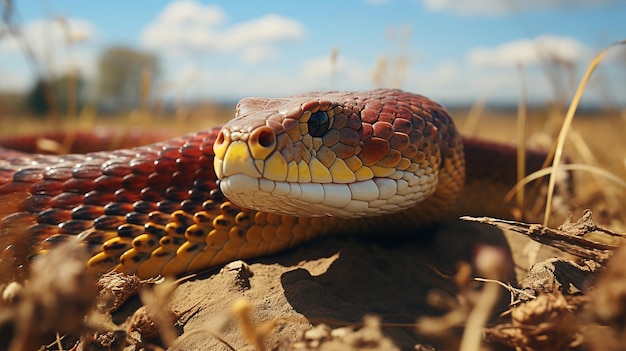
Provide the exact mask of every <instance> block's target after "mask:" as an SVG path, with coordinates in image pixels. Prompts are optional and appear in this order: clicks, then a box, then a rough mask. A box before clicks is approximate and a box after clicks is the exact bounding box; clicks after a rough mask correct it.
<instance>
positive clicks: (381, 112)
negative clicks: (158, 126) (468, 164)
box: [0, 90, 465, 277]
mask: <svg viewBox="0 0 626 351" xmlns="http://www.w3.org/2000/svg"><path fill="white" fill-rule="evenodd" d="M0 156H1V157H2V159H3V160H0V196H2V199H4V205H2V204H0V217H2V218H1V219H0V248H1V249H3V250H4V251H3V254H2V260H3V261H4V262H5V264H6V262H10V263H9V264H10V265H25V264H26V262H25V260H27V258H24V257H30V256H32V255H33V254H36V253H39V252H41V251H45V250H47V249H49V248H50V247H52V246H54V245H55V244H56V243H58V242H61V241H64V240H66V239H67V238H70V237H73V236H76V235H78V237H79V238H81V240H82V242H83V243H84V244H85V245H86V247H87V249H88V250H89V252H90V254H91V259H90V260H89V262H88V266H89V267H91V268H93V269H95V270H97V271H99V272H106V271H109V270H113V269H115V270H118V271H121V272H126V273H135V274H138V275H139V276H141V277H153V276H157V275H159V274H161V275H180V274H183V273H186V272H192V271H199V270H202V269H205V268H207V267H211V266H215V265H219V264H222V263H225V262H228V261H231V260H234V259H239V258H249V257H256V256H261V255H266V254H269V253H274V252H278V251H280V250H284V249H286V248H289V247H293V246H295V245H298V244H299V243H301V242H303V241H305V240H309V239H311V238H314V237H317V236H320V235H324V234H327V233H332V232H342V233H343V232H357V233H360V232H368V231H382V232H388V231H395V230H397V228H399V227H404V228H406V227H409V228H411V227H412V226H415V225H420V224H423V223H425V222H430V221H433V220H436V219H438V218H441V217H443V216H445V214H446V213H447V211H449V210H450V209H451V208H452V207H453V205H454V203H455V202H456V200H457V197H458V195H459V193H460V192H461V189H462V187H463V183H464V178H465V158H464V151H463V144H462V140H461V137H460V136H459V134H458V132H457V130H456V128H455V126H454V124H453V122H452V120H451V118H450V116H449V114H448V113H447V112H446V110H445V109H444V108H443V107H442V106H441V105H439V104H437V103H435V102H433V101H432V100H430V99H428V98H425V97H423V96H420V95H414V94H410V93H406V92H402V91H399V90H375V91H369V92H359V93H336V92H335V93H313V94H306V95H301V96H294V97H290V98H286V99H265V98H247V99H244V100H242V101H241V102H239V104H238V106H237V115H236V117H235V118H234V119H232V120H231V121H229V122H228V123H227V124H225V125H224V126H222V127H221V128H219V127H216V128H213V129H209V130H206V131H203V132H198V133H194V134H190V135H186V136H183V137H180V138H176V139H171V140H167V141H164V142H160V143H156V144H152V145H149V146H143V147H137V148H133V149H125V150H118V151H113V152H94V153H88V154H83V155H80V154H73V155H65V156H49V155H46V156H44V155H33V154H25V153H20V152H15V151H9V150H6V149H2V150H1V151H0ZM7 199H12V200H7ZM8 204H12V205H11V206H10V207H7V206H9V205H8ZM3 216H4V217H3ZM15 228H20V230H19V231H17V230H15Z"/></svg>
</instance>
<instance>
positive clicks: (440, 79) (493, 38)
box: [0, 0, 626, 106]
mask: <svg viewBox="0 0 626 351" xmlns="http://www.w3.org/2000/svg"><path fill="white" fill-rule="evenodd" d="M15 11H16V14H17V16H16V17H15V18H16V19H17V21H16V24H17V25H19V26H20V28H21V31H22V33H24V36H25V37H26V38H27V40H28V42H29V43H30V45H31V46H32V47H33V50H34V52H35V53H36V54H37V55H38V56H39V57H40V58H41V61H42V62H46V69H47V70H49V71H51V72H53V73H55V74H63V73H64V72H67V70H69V69H77V70H78V71H79V72H80V73H81V74H82V75H83V76H84V77H85V78H87V79H88V80H89V81H95V80H96V79H97V75H98V72H97V58H98V55H99V54H100V53H101V52H102V51H103V50H104V49H105V48H107V47H109V46H111V45H120V44H121V45H126V46H130V47H133V48H137V49H141V50H146V51H150V52H154V53H156V54H158V56H159V58H160V60H161V67H162V70H161V74H160V76H159V77H158V81H157V82H156V83H157V85H158V87H159V89H158V90H157V91H156V92H155V94H158V95H159V96H163V97H165V98H168V99H177V100H183V101H188V100H195V99H204V98H208V99H226V100H230V101H233V100H238V99H239V98H241V97H244V96H250V95H255V96H259V95H261V96H285V95H291V94H295V93H301V92H304V91H310V90H329V89H338V90H365V89H372V88H375V87H379V86H385V87H399V88H402V89H405V90H410V91H414V92H418V93H422V94H424V95H427V96H430V97H432V98H435V99H436V100H439V101H441V102H443V103H446V104H454V103H468V102H472V101H475V100H476V99H479V98H486V99H488V101H491V102H513V103H514V102H516V101H517V100H518V98H519V96H520V74H519V70H518V68H517V67H518V65H520V64H521V65H522V66H523V68H524V72H525V77H526V81H527V86H528V95H529V98H530V99H531V100H532V101H533V102H537V103H544V102H546V101H548V100H550V99H554V98H555V96H556V95H555V94H556V93H555V91H558V92H559V94H562V95H563V96H564V97H565V98H566V100H569V99H570V98H571V93H572V91H573V90H574V88H575V86H576V85H577V84H578V81H579V80H580V78H581V77H582V74H583V72H584V70H585V68H586V66H587V65H588V63H589V62H590V60H591V59H592V57H593V56H594V55H595V54H597V53H598V52H599V51H600V50H601V49H603V48H604V47H606V46H607V45H609V44H610V43H612V42H615V41H617V40H621V39H626V21H625V20H624V18H626V1H624V0H599V1H598V0H423V1H417V0H413V1H409V0H405V1H401V0H347V1H316V2H300V1H291V2H286V1H223V2H204V1H202V2H200V1H191V0H181V1H154V0H153V1H119V0H113V1H81V2H78V1H67V0H66V1H53V0H48V1H17V2H16V4H15ZM55 18H56V19H57V20H56V21H55V20H54V19H55ZM59 18H61V19H62V20H63V21H59V20H58V19H59ZM61 22H63V23H66V24H67V26H66V27H65V28H67V30H66V31H65V32H64V31H63V29H62V28H63V26H62V25H60V24H59V23H61ZM64 33H69V34H70V36H69V37H70V38H72V40H68V39H67V38H68V36H64ZM333 51H335V52H336V53H337V56H336V57H337V60H336V61H335V62H334V64H333V62H332V61H331V53H332V52H333ZM550 58H556V59H558V60H560V62H567V63H568V64H570V65H571V67H574V68H573V71H571V72H573V73H574V76H573V77H572V76H570V75H569V72H570V71H568V70H567V69H564V68H563V67H564V66H562V65H561V66H557V67H556V68H555V67H554V66H550V63H551V62H553V60H551V59H550ZM384 62H386V65H385V64H383V63H384ZM381 67H386V69H382V68H381ZM546 67H547V68H546ZM376 72H378V75H377V74H376ZM546 72H549V73H546ZM597 73H598V74H597V77H595V79H594V81H593V83H594V84H593V86H592V87H590V89H589V90H588V92H586V94H585V101H586V102H593V103H601V104H611V105H621V106H624V105H626V50H625V49H624V48H623V47H619V48H617V49H614V50H611V52H610V54H609V55H608V57H607V61H606V62H605V63H604V64H603V65H602V67H601V68H600V69H599V71H598V72H597ZM0 76H1V77H3V79H1V80H0V90H2V91H6V90H25V89H27V88H28V86H29V85H30V84H32V80H33V73H32V71H31V70H29V67H28V65H27V64H26V60H25V59H24V56H23V53H22V51H21V50H20V48H19V45H17V44H16V42H15V41H14V40H13V39H12V38H11V37H9V36H7V35H3V36H0ZM376 77H377V78H376ZM548 77H552V78H548ZM555 82H556V83H555ZM555 86H556V87H557V88H555Z"/></svg>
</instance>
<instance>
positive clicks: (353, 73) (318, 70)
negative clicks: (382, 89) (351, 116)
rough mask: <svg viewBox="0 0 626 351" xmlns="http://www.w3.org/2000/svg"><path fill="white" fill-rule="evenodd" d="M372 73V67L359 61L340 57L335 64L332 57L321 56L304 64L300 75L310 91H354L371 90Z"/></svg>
mask: <svg viewBox="0 0 626 351" xmlns="http://www.w3.org/2000/svg"><path fill="white" fill-rule="evenodd" d="M372 73H373V69H372V67H368V66H366V65H364V64H363V63H361V62H358V61H354V60H350V59H347V58H344V57H341V56H340V57H338V58H337V60H336V62H334V63H333V62H332V61H331V59H330V56H320V57H314V58H310V59H308V60H305V61H304V62H302V64H301V66H300V72H299V75H301V78H300V79H301V81H303V82H305V84H307V86H308V87H309V88H308V90H320V89H324V90H329V89H331V90H335V89H339V90H354V89H364V88H365V87H370V88H371V87H372V85H373V79H372Z"/></svg>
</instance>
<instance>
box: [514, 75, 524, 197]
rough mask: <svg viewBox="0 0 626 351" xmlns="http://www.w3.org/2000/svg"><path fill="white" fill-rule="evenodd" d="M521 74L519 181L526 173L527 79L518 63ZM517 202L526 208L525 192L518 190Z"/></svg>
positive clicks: (518, 114)
mask: <svg viewBox="0 0 626 351" xmlns="http://www.w3.org/2000/svg"><path fill="white" fill-rule="evenodd" d="M518 69H519V75H520V84H521V89H520V90H521V92H520V102H519V106H518V108H517V126H516V136H517V181H518V182H519V181H521V180H522V179H523V178H524V174H526V162H524V160H526V146H525V143H524V142H525V140H526V80H525V77H524V66H523V65H521V64H520V65H518ZM515 200H516V204H517V207H518V208H524V192H523V191H518V192H517V193H516V196H515Z"/></svg>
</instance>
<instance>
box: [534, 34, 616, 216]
mask: <svg viewBox="0 0 626 351" xmlns="http://www.w3.org/2000/svg"><path fill="white" fill-rule="evenodd" d="M624 44H626V40H621V41H618V42H616V43H613V44H611V45H609V46H608V47H607V48H605V49H604V50H602V51H601V52H600V53H599V54H598V55H597V56H596V57H595V58H594V59H593V61H591V64H590V65H589V67H587V71H586V72H585V75H584V76H583V79H582V80H581V82H580V84H579V85H578V88H577V89H576V93H575V94H574V98H573V99H572V102H571V103H570V105H569V109H568V110H567V114H566V116H565V120H564V121H563V124H562V126H561V130H560V132H559V136H558V138H557V144H556V148H555V153H554V159H553V160H552V171H551V173H550V180H549V181H548V197H547V200H546V211H545V213H544V218H543V224H544V225H547V223H548V219H549V217H550V210H551V206H550V204H551V203H552V197H553V193H554V188H555V186H556V177H557V172H558V168H559V164H560V163H561V158H562V157H563V146H564V145H565V138H566V137H567V133H568V131H569V128H570V126H571V124H572V120H573V119H574V113H575V112H576V109H577V108H578V104H579V102H580V99H581V97H582V94H583V91H584V90H585V87H586V86H587V82H588V81H589V78H590V77H591V75H592V74H593V72H594V71H595V69H596V68H597V67H598V65H599V64H600V62H601V61H602V59H603V58H604V56H605V55H606V53H607V52H608V50H609V49H610V48H612V47H614V46H617V45H624Z"/></svg>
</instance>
